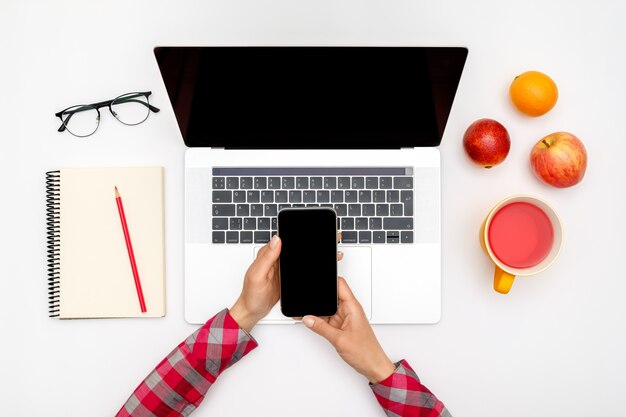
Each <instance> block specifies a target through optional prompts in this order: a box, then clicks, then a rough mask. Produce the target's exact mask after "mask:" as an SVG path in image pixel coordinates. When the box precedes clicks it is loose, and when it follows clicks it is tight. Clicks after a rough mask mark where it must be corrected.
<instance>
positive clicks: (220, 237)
mask: <svg viewBox="0 0 626 417" xmlns="http://www.w3.org/2000/svg"><path fill="white" fill-rule="evenodd" d="M225 241H226V236H225V234H224V232H213V243H224V242H225Z"/></svg>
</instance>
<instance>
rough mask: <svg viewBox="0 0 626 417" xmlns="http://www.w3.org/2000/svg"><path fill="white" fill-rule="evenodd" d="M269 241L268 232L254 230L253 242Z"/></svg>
mask: <svg viewBox="0 0 626 417" xmlns="http://www.w3.org/2000/svg"><path fill="white" fill-rule="evenodd" d="M269 241H270V232H254V243H263V244H265V243H267V242H269Z"/></svg>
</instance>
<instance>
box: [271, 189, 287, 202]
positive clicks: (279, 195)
mask: <svg viewBox="0 0 626 417" xmlns="http://www.w3.org/2000/svg"><path fill="white" fill-rule="evenodd" d="M287 201H289V199H288V194H287V191H276V192H274V202H276V203H286V202H287Z"/></svg>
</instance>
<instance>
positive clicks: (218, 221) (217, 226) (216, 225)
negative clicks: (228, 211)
mask: <svg viewBox="0 0 626 417" xmlns="http://www.w3.org/2000/svg"><path fill="white" fill-rule="evenodd" d="M213 230H228V219H227V218H226V217H213Z"/></svg>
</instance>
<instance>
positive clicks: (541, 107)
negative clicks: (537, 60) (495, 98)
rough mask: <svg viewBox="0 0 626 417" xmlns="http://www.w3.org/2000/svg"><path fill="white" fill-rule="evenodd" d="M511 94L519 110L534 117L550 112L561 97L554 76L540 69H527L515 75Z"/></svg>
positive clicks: (510, 89) (510, 90)
mask: <svg viewBox="0 0 626 417" xmlns="http://www.w3.org/2000/svg"><path fill="white" fill-rule="evenodd" d="M509 94H510V96H511V100H513V104H514V105H515V107H517V110H519V111H521V112H522V113H524V114H526V115H528V116H534V117H537V116H541V115H544V114H546V113H547V112H549V111H550V109H552V107H554V105H555V104H556V100H557V99H558V98H559V90H558V89H557V88H556V84H555V83H554V81H552V78H550V77H548V76H547V75H546V74H544V73H543V72H539V71H526V72H525V73H523V74H521V75H518V76H517V77H515V79H513V82H512V83H511V87H510V88H509Z"/></svg>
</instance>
